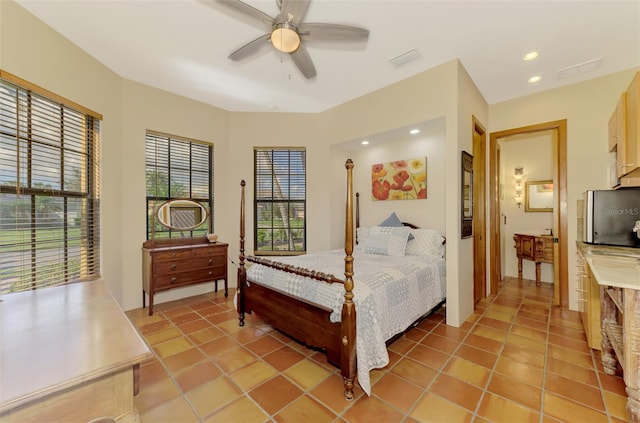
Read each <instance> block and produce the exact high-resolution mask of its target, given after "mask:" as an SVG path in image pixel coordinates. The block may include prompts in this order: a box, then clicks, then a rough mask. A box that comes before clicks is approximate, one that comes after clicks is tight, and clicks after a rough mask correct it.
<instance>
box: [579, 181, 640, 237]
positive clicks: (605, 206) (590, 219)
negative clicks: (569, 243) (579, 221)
mask: <svg viewBox="0 0 640 423" xmlns="http://www.w3.org/2000/svg"><path fill="white" fill-rule="evenodd" d="M583 207H584V210H583V217H584V222H583V226H582V227H583V234H582V240H583V241H584V242H587V243H590V244H603V245H616V246H623V247H637V248H640V231H639V230H638V227H640V188H624V189H617V190H597V191H586V192H585V193H584V203H583Z"/></svg>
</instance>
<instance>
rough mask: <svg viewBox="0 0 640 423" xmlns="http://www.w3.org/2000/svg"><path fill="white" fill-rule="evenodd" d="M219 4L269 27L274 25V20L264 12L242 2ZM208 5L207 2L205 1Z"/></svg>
mask: <svg viewBox="0 0 640 423" xmlns="http://www.w3.org/2000/svg"><path fill="white" fill-rule="evenodd" d="M216 1H217V2H218V3H221V4H223V5H225V6H227V7H229V8H231V9H233V10H236V11H238V12H240V13H242V14H244V15H246V16H249V17H251V18H253V19H257V20H258V21H260V22H262V23H265V24H267V25H270V26H271V25H273V22H274V19H273V18H272V17H271V16H269V15H267V14H266V13H264V12H262V11H261V10H258V9H256V8H255V7H253V6H250V5H248V4H247V3H244V2H242V1H240V0H216ZM205 3H207V1H205Z"/></svg>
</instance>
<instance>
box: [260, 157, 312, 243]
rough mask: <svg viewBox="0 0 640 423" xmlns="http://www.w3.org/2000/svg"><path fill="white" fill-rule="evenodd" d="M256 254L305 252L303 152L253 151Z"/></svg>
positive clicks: (305, 211) (304, 163) (304, 172)
mask: <svg viewBox="0 0 640 423" xmlns="http://www.w3.org/2000/svg"><path fill="white" fill-rule="evenodd" d="M254 167H255V178H256V181H255V214H254V219H255V225H254V229H255V230H254V245H255V246H256V247H255V250H256V254H263V255H267V254H299V253H302V252H304V251H306V249H307V226H306V222H307V208H306V207H307V201H306V152H305V150H304V149H302V148H289V149H278V148H256V149H254Z"/></svg>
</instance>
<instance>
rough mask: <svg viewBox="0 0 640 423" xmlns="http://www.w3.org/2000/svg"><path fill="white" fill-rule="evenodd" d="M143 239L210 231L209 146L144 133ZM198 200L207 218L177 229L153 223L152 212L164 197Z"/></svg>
mask: <svg viewBox="0 0 640 423" xmlns="http://www.w3.org/2000/svg"><path fill="white" fill-rule="evenodd" d="M145 144H146V154H145V155H146V178H147V239H151V238H174V237H183V236H191V237H193V236H203V235H206V234H207V233H208V232H213V222H214V219H213V145H211V144H207V143H204V142H200V141H194V140H190V139H187V138H180V137H174V136H170V135H166V134H161V133H157V132H152V131H147V134H146V143H145ZM177 198H189V199H191V200H195V201H198V202H200V204H202V205H203V206H204V207H205V209H206V210H207V213H209V219H208V220H207V221H206V222H204V223H203V224H202V225H200V226H199V227H197V228H195V229H193V230H188V231H179V230H175V229H169V228H166V227H164V226H162V225H160V224H159V223H158V222H157V219H155V218H154V213H155V211H156V210H157V208H158V207H159V206H160V205H161V204H162V203H163V202H165V201H167V200H173V199H177Z"/></svg>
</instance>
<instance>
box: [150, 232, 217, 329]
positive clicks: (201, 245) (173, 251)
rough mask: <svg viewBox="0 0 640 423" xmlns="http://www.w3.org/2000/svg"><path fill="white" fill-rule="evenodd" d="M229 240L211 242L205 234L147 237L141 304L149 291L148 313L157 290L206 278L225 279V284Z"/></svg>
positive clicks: (201, 280) (202, 280)
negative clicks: (163, 238)
mask: <svg viewBox="0 0 640 423" xmlns="http://www.w3.org/2000/svg"><path fill="white" fill-rule="evenodd" d="M227 253H228V244H226V243H224V242H216V243H210V242H209V241H208V240H207V238H206V237H203V238H184V239H168V240H153V241H147V242H145V243H144V244H143V248H142V261H143V275H142V278H143V279H142V307H145V306H146V296H145V294H147V295H149V315H150V316H151V315H153V296H154V295H155V293H156V292H159V291H166V290H169V289H174V288H180V287H185V286H190V285H195V284H201V283H206V282H215V289H216V291H217V290H218V281H219V280H224V295H225V297H226V296H227V295H229V291H228V286H227Z"/></svg>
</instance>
